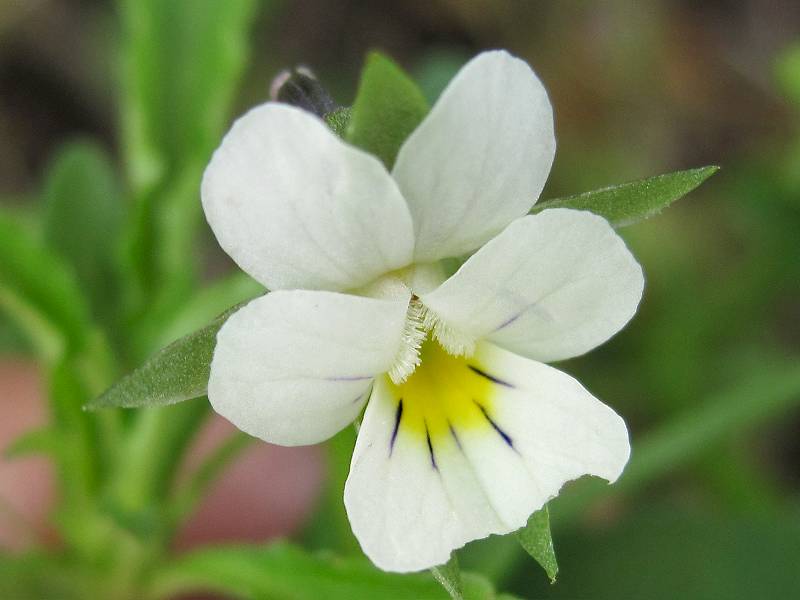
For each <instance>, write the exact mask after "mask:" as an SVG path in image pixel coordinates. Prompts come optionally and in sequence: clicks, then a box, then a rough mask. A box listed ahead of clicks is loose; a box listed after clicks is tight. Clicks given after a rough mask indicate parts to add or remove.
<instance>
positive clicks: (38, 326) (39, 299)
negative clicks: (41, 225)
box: [0, 215, 91, 362]
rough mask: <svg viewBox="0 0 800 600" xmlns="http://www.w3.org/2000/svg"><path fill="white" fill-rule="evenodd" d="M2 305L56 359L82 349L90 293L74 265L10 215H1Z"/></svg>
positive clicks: (50, 358) (43, 353) (43, 352)
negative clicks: (81, 285)
mask: <svg viewBox="0 0 800 600" xmlns="http://www.w3.org/2000/svg"><path fill="white" fill-rule="evenodd" d="M0 309H2V310H5V311H7V313H8V314H9V315H10V316H11V317H12V318H13V319H14V320H15V322H16V323H17V324H18V325H20V327H21V328H22V329H23V330H24V331H25V332H26V334H27V336H28V337H29V339H30V340H31V341H32V342H33V344H34V346H35V348H36V350H37V351H38V353H39V354H40V355H41V356H42V357H44V358H45V359H46V360H48V361H51V362H52V361H55V360H57V359H58V358H59V357H60V356H61V355H62V353H63V352H65V351H76V350H78V349H80V348H81V347H82V346H83V345H84V344H85V342H86V334H87V332H88V331H89V330H90V329H91V325H90V321H89V314H88V313H89V311H88V307H87V304H86V299H85V298H84V296H83V294H82V292H81V290H80V288H79V287H78V285H77V282H76V281H75V278H74V276H73V274H72V272H71V271H70V269H69V268H68V267H67V266H66V265H65V264H64V262H63V261H62V260H61V259H60V258H59V257H58V256H56V255H55V254H53V253H52V252H51V251H50V250H49V249H48V248H46V247H45V245H44V243H42V242H41V241H40V240H39V239H38V238H37V237H36V236H34V235H33V234H32V233H31V232H30V231H28V230H27V229H26V228H24V227H23V226H22V225H20V224H19V223H17V222H16V221H14V220H12V219H10V218H9V217H7V216H5V215H0Z"/></svg>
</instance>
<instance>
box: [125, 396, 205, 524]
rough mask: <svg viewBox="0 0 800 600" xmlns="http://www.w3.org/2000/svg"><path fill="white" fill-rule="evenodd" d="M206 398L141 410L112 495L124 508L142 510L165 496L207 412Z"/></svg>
mask: <svg viewBox="0 0 800 600" xmlns="http://www.w3.org/2000/svg"><path fill="white" fill-rule="evenodd" d="M208 412H209V411H208V403H207V402H206V401H205V400H203V399H199V398H198V399H196V400H188V401H186V402H182V403H180V404H176V405H174V406H166V407H162V408H148V409H141V410H140V411H138V413H137V415H136V417H137V418H136V420H135V422H134V424H133V429H132V430H131V431H130V433H129V436H128V439H127V440H126V443H125V446H124V447H123V448H122V449H121V452H120V454H119V458H118V460H117V468H116V469H115V472H114V473H115V475H116V479H115V480H114V481H113V483H112V496H113V497H114V498H115V499H116V501H117V502H118V503H119V505H120V507H122V508H123V509H124V510H130V511H141V510H143V509H146V508H148V507H150V506H152V505H153V501H155V500H158V499H161V498H163V497H164V496H165V495H166V492H167V491H168V488H169V485H170V484H171V483H172V477H173V475H174V473H175V470H176V467H177V465H178V463H179V462H180V461H181V460H182V459H183V455H184V450H185V449H186V447H187V446H188V444H189V442H190V441H191V439H192V438H193V436H194V434H195V433H196V432H197V429H198V426H199V424H200V423H201V422H202V421H203V419H205V418H206V416H207V415H208Z"/></svg>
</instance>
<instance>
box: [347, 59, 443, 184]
mask: <svg viewBox="0 0 800 600" xmlns="http://www.w3.org/2000/svg"><path fill="white" fill-rule="evenodd" d="M428 110H429V108H428V102H427V101H426V100H425V96H423V94H422V92H421V91H420V90H419V88H418V87H417V84H416V83H414V82H413V81H412V80H411V79H410V78H409V77H408V75H406V74H405V73H404V72H403V71H402V70H401V69H400V67H398V66H397V65H396V64H395V63H394V62H392V61H391V60H390V59H388V58H387V57H385V56H383V55H382V54H379V53H377V52H372V53H370V55H369V56H368V57H367V64H366V65H365V67H364V71H363V73H362V74H361V83H360V84H359V88H358V94H357V95H356V100H355V102H354V103H353V109H352V113H351V116H350V124H349V126H348V128H347V136H346V137H347V140H348V141H349V142H350V143H352V144H355V145H356V146H358V147H359V148H363V149H364V150H366V151H367V152H370V153H372V154H374V155H375V156H377V157H378V158H380V159H381V160H382V161H383V163H384V164H385V165H386V167H387V168H388V169H391V168H392V165H393V164H394V161H395V158H397V152H398V151H399V150H400V146H401V145H402V144H403V142H404V141H405V139H406V138H407V137H408V136H409V134H410V133H411V132H412V131H414V129H415V128H416V127H417V125H419V123H420V122H421V121H422V119H423V118H424V117H425V115H426V114H428Z"/></svg>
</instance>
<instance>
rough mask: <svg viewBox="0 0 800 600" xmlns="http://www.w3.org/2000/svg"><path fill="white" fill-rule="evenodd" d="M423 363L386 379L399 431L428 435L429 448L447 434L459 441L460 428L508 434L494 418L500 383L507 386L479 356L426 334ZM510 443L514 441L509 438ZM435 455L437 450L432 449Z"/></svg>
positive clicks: (421, 436)
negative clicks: (458, 352)
mask: <svg viewBox="0 0 800 600" xmlns="http://www.w3.org/2000/svg"><path fill="white" fill-rule="evenodd" d="M420 358H421V360H420V364H419V366H418V367H417V368H416V369H415V370H414V372H413V373H412V374H411V375H410V376H409V377H408V379H406V380H405V381H404V382H403V383H400V384H396V383H394V382H392V380H391V379H390V378H389V377H387V378H386V383H387V385H388V389H389V390H390V393H391V397H392V398H393V399H394V402H395V407H396V414H397V419H396V421H397V422H396V424H395V435H396V434H397V429H398V428H399V427H402V430H403V432H413V434H414V435H415V436H418V437H420V438H422V439H423V440H424V439H426V438H427V440H428V444H429V446H431V445H436V443H437V441H438V440H440V439H442V438H443V437H445V436H447V437H451V438H453V439H454V441H456V443H459V442H458V435H459V432H464V431H465V430H468V429H475V428H487V427H491V428H494V429H496V430H497V432H498V433H499V434H500V435H502V436H504V438H507V437H508V436H506V435H505V433H504V432H502V431H501V430H499V429H498V427H497V426H496V424H495V423H494V421H493V420H492V413H493V409H494V397H495V393H496V391H497V389H498V387H499V386H508V385H509V384H507V383H506V382H503V381H502V380H499V379H497V378H496V377H494V376H492V375H491V374H490V373H489V372H487V370H486V368H485V367H484V366H482V365H481V364H479V363H478V361H477V360H476V358H475V357H474V356H473V357H471V358H466V357H464V356H453V355H452V354H449V353H448V352H447V351H446V350H445V349H444V348H443V347H442V346H441V345H440V344H439V342H438V341H436V340H435V339H431V337H428V338H427V339H426V340H425V342H424V343H423V344H422V347H421V348H420ZM506 442H507V443H509V445H511V440H510V438H509V439H506ZM432 455H433V453H432Z"/></svg>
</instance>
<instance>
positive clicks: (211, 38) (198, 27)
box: [120, 0, 256, 190]
mask: <svg viewBox="0 0 800 600" xmlns="http://www.w3.org/2000/svg"><path fill="white" fill-rule="evenodd" d="M120 5H121V11H120V14H121V17H122V25H123V35H122V48H123V91H124V94H123V96H122V109H123V110H122V115H123V117H124V119H125V120H124V122H123V132H124V136H125V144H124V145H123V146H124V147H125V148H126V149H128V151H129V156H128V157H127V158H128V160H127V161H126V163H127V165H128V166H129V168H130V169H131V173H130V175H131V179H132V183H133V184H134V189H135V190H138V189H141V188H143V187H144V188H147V187H150V185H152V184H153V183H155V182H156V181H157V180H158V179H159V178H160V176H162V175H164V174H165V172H166V171H168V170H173V169H175V167H176V166H177V165H179V164H182V163H187V162H193V161H194V160H195V159H197V157H198V156H199V157H205V156H206V155H207V154H208V152H209V151H210V150H211V149H212V148H213V147H214V146H215V145H216V144H217V143H218V141H219V136H220V134H221V133H222V131H223V129H224V128H225V126H226V125H227V119H228V118H229V116H230V115H229V113H228V111H229V109H230V105H231V101H232V100H233V95H234V92H235V91H236V85H237V83H238V81H239V77H240V75H241V73H242V70H243V68H244V65H245V62H246V58H247V39H246V36H247V31H248V29H249V27H250V24H251V22H252V19H253V17H254V16H255V9H256V3H255V2H254V0H172V1H171V2H163V1H162V0H122V1H121V3H120Z"/></svg>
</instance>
